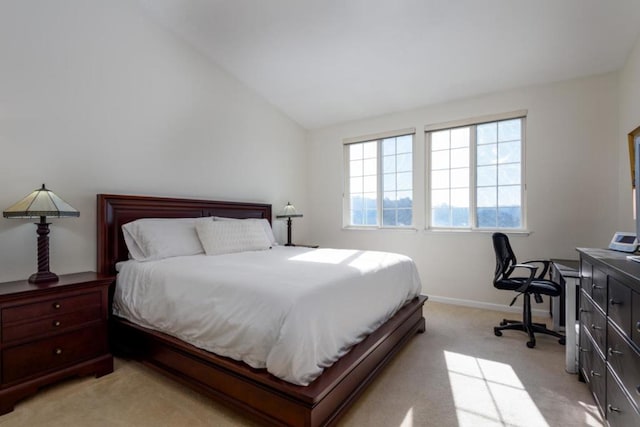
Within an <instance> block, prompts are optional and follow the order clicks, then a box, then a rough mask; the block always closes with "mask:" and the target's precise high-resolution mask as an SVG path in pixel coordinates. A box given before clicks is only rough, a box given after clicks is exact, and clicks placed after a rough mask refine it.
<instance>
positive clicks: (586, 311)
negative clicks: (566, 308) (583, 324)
mask: <svg viewBox="0 0 640 427" xmlns="http://www.w3.org/2000/svg"><path fill="white" fill-rule="evenodd" d="M580 313H589V310H587V309H586V308H581V309H580Z"/></svg>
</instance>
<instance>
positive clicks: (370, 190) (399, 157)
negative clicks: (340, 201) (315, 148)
mask: <svg viewBox="0 0 640 427" xmlns="http://www.w3.org/2000/svg"><path fill="white" fill-rule="evenodd" d="M408 131H411V133H410V134H407V133H404V132H402V134H398V135H391V136H388V135H385V136H380V137H378V138H376V139H369V140H365V141H358V140H357V139H356V142H347V141H345V160H346V171H347V173H346V176H347V182H346V187H347V190H346V192H345V194H346V195H347V196H348V199H347V201H346V202H347V203H345V204H348V209H345V210H347V211H348V219H347V220H346V221H345V223H346V224H347V225H349V226H370V227H410V226H411V225H412V224H413V132H415V131H414V130H408ZM405 132H406V131H405Z"/></svg>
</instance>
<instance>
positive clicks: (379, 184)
mask: <svg viewBox="0 0 640 427" xmlns="http://www.w3.org/2000/svg"><path fill="white" fill-rule="evenodd" d="M403 136H410V137H411V190H410V191H411V224H409V225H383V222H384V219H383V215H384V193H385V192H384V168H383V166H384V165H383V163H384V156H383V150H382V143H383V141H384V140H385V139H390V138H399V137H403ZM415 136H416V130H415V128H407V129H401V130H396V131H389V132H382V133H378V134H372V135H365V136H361V137H354V138H346V139H344V140H343V174H344V182H343V186H344V192H343V197H342V206H343V209H342V213H343V218H342V227H343V228H344V229H355V230H382V229H383V230H415V213H416V212H415V190H416V185H415V184H416V156H415V155H416V137H415ZM367 142H375V143H376V199H377V200H376V218H377V221H376V224H375V225H373V224H371V225H368V224H351V188H350V185H351V184H350V180H351V168H350V160H351V159H350V151H349V148H350V146H351V145H353V144H361V143H367ZM395 156H397V153H396V155H395ZM395 173H396V176H397V174H398V172H397V170H396V172H395ZM396 191H398V190H397V189H396ZM397 210H398V209H397V208H396V211H397Z"/></svg>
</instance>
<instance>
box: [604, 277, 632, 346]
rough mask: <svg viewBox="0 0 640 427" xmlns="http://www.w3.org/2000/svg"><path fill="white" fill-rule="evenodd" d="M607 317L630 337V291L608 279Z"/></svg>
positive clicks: (615, 281) (612, 279)
mask: <svg viewBox="0 0 640 427" xmlns="http://www.w3.org/2000/svg"><path fill="white" fill-rule="evenodd" d="M608 303H609V311H608V314H609V317H610V318H611V320H613V321H614V322H615V323H616V324H617V325H618V327H619V328H620V329H621V330H622V331H623V332H624V333H625V335H631V330H630V329H631V289H630V288H629V287H627V286H625V285H623V284H622V283H620V282H618V281H617V280H616V279H614V278H613V277H610V278H609V300H608Z"/></svg>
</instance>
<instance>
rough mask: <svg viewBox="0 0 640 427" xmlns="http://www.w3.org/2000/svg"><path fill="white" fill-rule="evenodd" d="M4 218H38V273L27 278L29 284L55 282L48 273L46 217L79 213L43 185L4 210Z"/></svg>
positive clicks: (55, 277)
mask: <svg viewBox="0 0 640 427" xmlns="http://www.w3.org/2000/svg"><path fill="white" fill-rule="evenodd" d="M2 214H3V215H4V217H5V218H38V217H40V222H39V223H36V225H37V226H38V230H37V233H38V272H37V273H34V274H32V275H31V276H30V277H29V283H47V282H57V281H58V276H57V275H56V274H55V273H52V272H51V271H49V223H48V222H47V217H56V218H61V217H68V216H80V212H78V211H77V210H75V209H74V208H73V207H71V205H69V204H68V203H67V202H65V201H64V200H62V199H61V198H60V197H58V196H56V195H55V194H54V193H53V192H52V191H50V190H48V189H47V188H46V187H45V186H44V184H42V188H38V189H37V190H34V191H33V192H32V193H31V194H29V195H28V196H27V197H25V198H24V199H22V200H20V201H19V202H18V203H16V204H15V205H13V206H11V207H10V208H8V209H6V210H5V211H4V212H3V213H2Z"/></svg>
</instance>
